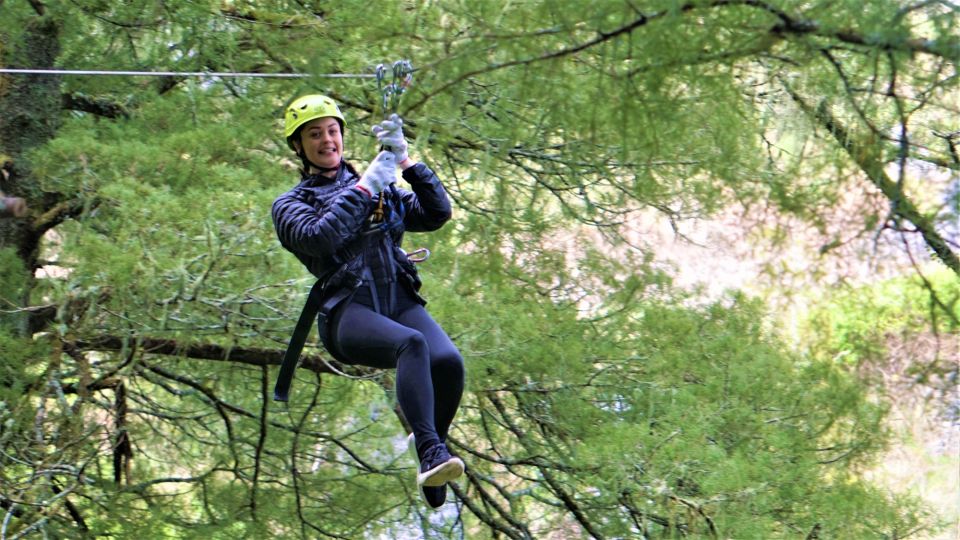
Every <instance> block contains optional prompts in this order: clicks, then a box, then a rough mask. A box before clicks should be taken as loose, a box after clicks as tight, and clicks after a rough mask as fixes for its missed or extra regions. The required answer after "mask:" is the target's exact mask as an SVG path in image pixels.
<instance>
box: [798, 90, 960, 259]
mask: <svg viewBox="0 0 960 540" xmlns="http://www.w3.org/2000/svg"><path fill="white" fill-rule="evenodd" d="M781 82H782V83H783V86H784V88H785V89H786V90H787V92H788V93H789V94H790V97H792V98H793V100H794V101H795V102H796V103H797V104H798V105H799V106H800V108H801V109H802V110H803V111H804V112H805V113H806V114H807V115H808V116H810V117H811V118H813V119H814V120H816V121H817V122H818V123H819V124H820V125H822V126H823V127H825V128H826V129H827V130H828V131H829V132H830V133H832V134H833V136H834V138H835V139H836V140H837V142H838V143H839V144H840V147H841V148H843V149H844V150H845V151H846V152H847V154H848V155H849V156H850V157H851V158H852V159H853V161H854V163H856V164H857V165H858V166H859V167H860V169H861V170H862V171H863V172H864V173H866V175H867V178H869V179H870V181H871V182H872V183H873V184H874V185H875V186H876V187H877V188H879V189H880V191H881V192H882V193H883V194H884V196H886V197H887V199H889V200H890V203H891V208H892V211H893V213H894V214H895V215H897V216H899V217H901V218H903V219H905V220H907V221H909V222H910V223H913V225H914V226H915V227H916V228H917V231H918V232H919V233H920V235H921V236H922V237H923V240H924V241H925V242H926V243H927V246H928V247H929V248H930V249H931V250H933V252H934V254H935V255H936V256H937V258H938V259H940V261H941V262H942V263H943V264H945V265H946V266H947V268H949V269H950V270H952V271H953V272H954V273H955V274H957V275H958V276H960V257H958V256H957V254H956V253H954V252H953V250H951V249H950V246H949V244H948V243H947V241H946V240H945V239H944V238H943V237H942V236H940V233H939V232H937V230H936V227H935V226H934V224H933V223H932V222H931V221H930V219H929V218H927V217H926V216H924V215H923V214H921V213H920V211H919V210H918V209H917V207H916V206H915V205H914V204H913V202H912V201H911V200H910V199H908V198H907V196H906V194H905V193H903V192H902V191H901V190H900V188H899V186H898V184H897V182H895V181H894V180H893V179H891V178H890V176H889V175H887V173H886V171H885V170H884V168H883V166H884V164H883V161H882V160H881V159H880V157H879V155H878V154H879V152H877V150H876V149H875V148H872V147H870V146H868V145H864V144H862V143H861V142H860V141H858V140H857V139H856V137H855V136H854V135H853V134H851V133H850V132H849V131H848V130H847V128H846V127H844V126H843V125H841V124H840V123H839V122H838V121H837V119H836V118H834V117H833V115H832V114H830V111H829V110H828V109H827V107H826V106H825V104H821V105H820V106H819V107H816V108H815V107H813V106H812V105H811V104H809V103H807V101H806V100H805V99H803V97H802V96H800V95H799V94H798V93H797V92H796V91H794V90H793V88H791V87H790V85H789V84H787V82H786V81H782V80H781Z"/></svg>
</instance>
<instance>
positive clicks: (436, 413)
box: [331, 287, 464, 456]
mask: <svg viewBox="0 0 960 540" xmlns="http://www.w3.org/2000/svg"><path fill="white" fill-rule="evenodd" d="M398 289H401V291H398V292H400V294H399V295H398V296H399V298H398V299H397V302H396V303H395V305H394V306H391V307H392V308H393V309H392V310H391V311H384V312H383V313H382V314H380V313H377V312H376V311H374V309H373V301H372V299H371V295H370V294H369V293H367V292H366V290H365V287H361V288H360V290H359V291H358V294H356V295H355V296H354V298H353V299H352V300H351V301H350V302H349V303H348V304H347V305H346V306H343V307H341V308H339V309H338V310H337V311H338V313H337V315H336V316H335V318H334V320H333V321H332V322H333V327H332V332H331V334H332V336H333V337H334V339H335V341H336V343H337V346H338V347H339V349H340V352H341V353H342V356H343V357H345V359H346V360H349V361H350V362H351V363H354V364H360V365H364V366H371V367H375V368H381V369H393V368H396V370H397V377H396V389H397V401H398V402H399V403H400V409H401V410H402V411H403V415H404V416H405V417H406V418H407V422H409V423H410V427H411V429H413V434H414V436H415V438H416V443H417V452H418V453H419V454H420V455H421V456H423V452H424V450H426V449H427V448H429V447H430V446H432V445H433V444H435V443H436V442H437V441H441V442H442V441H445V440H446V438H447V430H448V429H449V428H450V424H451V423H452V422H453V417H454V415H456V413H457V408H458V407H459V405H460V397H461V396H462V395H463V385H464V365H463V358H462V357H461V356H460V351H458V350H457V347H456V345H454V344H453V342H452V341H450V338H449V337H448V336H447V334H446V333H445V332H444V331H443V329H442V328H440V326H439V325H438V324H437V323H436V322H435V321H434V320H433V318H431V317H430V314H429V313H427V310H426V309H424V307H423V306H421V305H420V304H419V303H417V302H416V301H415V300H414V299H413V295H412V294H411V293H410V292H409V291H407V290H406V289H405V288H404V287H398Z"/></svg>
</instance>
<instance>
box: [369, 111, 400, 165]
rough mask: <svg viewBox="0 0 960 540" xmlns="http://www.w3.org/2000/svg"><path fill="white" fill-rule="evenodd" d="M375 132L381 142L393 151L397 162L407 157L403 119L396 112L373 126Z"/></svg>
mask: <svg viewBox="0 0 960 540" xmlns="http://www.w3.org/2000/svg"><path fill="white" fill-rule="evenodd" d="M373 134H374V135H376V137H377V140H378V141H380V144H382V145H383V146H384V147H385V148H387V149H388V150H391V151H393V155H394V156H396V157H397V163H402V162H403V160H405V159H407V141H406V140H405V139H404V138H403V119H401V118H400V117H399V116H398V115H397V114H396V113H394V114H391V115H390V118H388V119H386V120H384V121H383V122H380V123H379V124H377V125H375V126H373Z"/></svg>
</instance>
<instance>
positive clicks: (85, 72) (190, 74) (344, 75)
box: [0, 68, 377, 79]
mask: <svg viewBox="0 0 960 540" xmlns="http://www.w3.org/2000/svg"><path fill="white" fill-rule="evenodd" d="M0 73H7V74H10V75H87V76H104V75H107V76H122V77H252V78H262V79H269V78H274V79H306V78H310V77H319V78H323V79H376V78H377V75H376V74H375V73H319V74H307V73H250V72H233V71H119V70H86V69H16V68H0Z"/></svg>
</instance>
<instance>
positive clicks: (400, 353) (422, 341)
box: [397, 331, 430, 360]
mask: <svg viewBox="0 0 960 540" xmlns="http://www.w3.org/2000/svg"><path fill="white" fill-rule="evenodd" d="M404 356H410V357H412V358H422V359H427V358H429V357H430V346H429V345H428V344H427V338H425V337H424V335H423V334H421V333H420V332H417V331H412V332H410V335H408V336H406V337H405V338H404V339H403V340H401V341H400V343H399V344H398V346H397V360H399V359H400V358H401V357H404Z"/></svg>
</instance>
